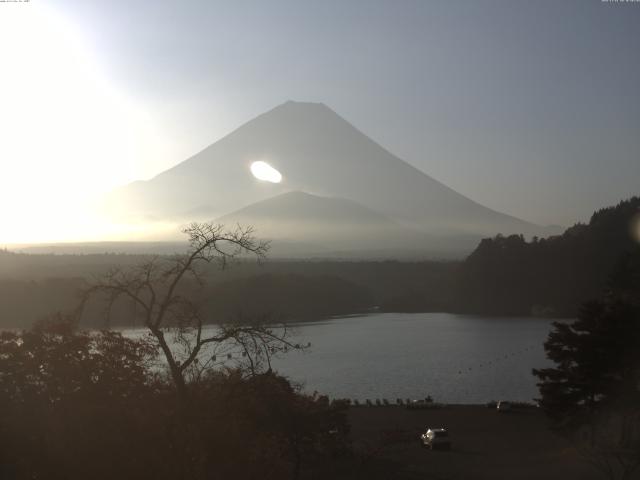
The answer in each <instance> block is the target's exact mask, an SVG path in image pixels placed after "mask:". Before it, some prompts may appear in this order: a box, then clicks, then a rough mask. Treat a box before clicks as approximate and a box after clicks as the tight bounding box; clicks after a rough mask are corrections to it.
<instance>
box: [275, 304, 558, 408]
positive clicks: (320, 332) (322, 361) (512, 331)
mask: <svg viewBox="0 0 640 480" xmlns="http://www.w3.org/2000/svg"><path fill="white" fill-rule="evenodd" d="M550 328H551V320H548V319H538V318H505V317H500V318H491V317H480V316H464V315H454V314H446V313H418V314H400V313H380V314H369V315H362V316H351V317H341V318H333V319H330V320H326V321H322V322H313V323H303V324H297V325H296V326H295V329H294V336H295V340H294V342H299V343H305V344H306V343H307V342H311V348H310V349H308V350H307V351H304V352H298V351H296V352H292V353H289V354H287V355H286V356H284V357H283V358H279V359H276V360H275V361H274V362H273V366H274V370H277V371H278V372H280V373H281V374H283V375H285V376H287V377H289V378H290V379H291V380H292V381H295V382H298V383H302V384H303V385H304V389H305V390H306V391H309V392H313V391H314V390H316V391H318V392H319V393H322V394H326V395H329V396H330V397H332V398H335V397H339V398H351V399H358V400H360V401H364V400H365V399H371V400H374V399H376V398H380V399H382V398H386V399H389V400H390V401H395V399H396V398H398V397H400V398H403V399H406V398H411V399H417V398H424V397H426V396H427V395H431V396H432V397H433V399H434V400H435V401H439V402H446V403H484V402H488V401H490V400H501V399H508V400H514V401H532V400H533V399H534V398H536V397H537V396H538V391H537V388H536V378H535V377H533V375H532V374H531V369H532V368H539V367H544V366H548V365H550V362H549V361H548V360H547V359H546V358H545V354H544V348H543V342H544V341H545V339H546V338H547V335H548V333H549V330H550Z"/></svg>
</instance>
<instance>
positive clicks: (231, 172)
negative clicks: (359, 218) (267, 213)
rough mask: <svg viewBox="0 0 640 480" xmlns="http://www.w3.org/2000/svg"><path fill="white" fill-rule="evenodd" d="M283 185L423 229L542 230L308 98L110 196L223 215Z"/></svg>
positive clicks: (150, 206)
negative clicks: (268, 174)
mask: <svg viewBox="0 0 640 480" xmlns="http://www.w3.org/2000/svg"><path fill="white" fill-rule="evenodd" d="M256 160H263V161H266V162H268V163H269V164H271V165H272V166H273V167H275V168H276V169H278V170H279V171H280V172H281V173H282V175H283V181H282V183H280V184H272V183H267V182H261V181H258V180H256V179H255V178H254V177H253V176H252V175H251V173H250V170H249V167H250V165H251V163H252V162H253V161H256ZM288 191H304V192H308V193H311V194H316V195H322V196H327V197H340V198H343V199H347V200H353V201H355V202H358V203H359V204H361V205H363V206H366V207H367V208H370V209H372V210H374V211H377V212H380V213H381V214H383V215H385V216H387V217H389V218H391V219H393V220H394V221H397V222H401V223H404V224H407V225H411V226H413V227H416V228H420V229H422V230H423V231H425V232H427V233H435V234H447V235H449V234H474V235H492V234H496V233H505V234H506V233H514V232H517V233H524V234H538V235H544V234H545V233H546V232H545V230H544V229H542V228H541V227H538V226H536V225H533V224H531V223H528V222H525V221H522V220H520V219H517V218H514V217H511V216H509V215H505V214H502V213H499V212H496V211H494V210H491V209H488V208H486V207H483V206H482V205H480V204H478V203H476V202H474V201H472V200H470V199H468V198H466V197H464V196H463V195H460V194H459V193H457V192H455V191H454V190H452V189H450V188H449V187H447V186H445V185H443V184H442V183H440V182H438V181H437V180H435V179H433V178H431V177H429V176H428V175H426V174H424V173H423V172H421V171H419V170H417V169H416V168H414V167H412V166H411V165H409V164H407V163H406V162H404V161H402V160H401V159H399V158H397V157H395V156H394V155H392V154H391V153H389V152H388V151H386V150H385V149H384V148H382V147H381V146H380V145H378V144H377V143H375V142H374V141H372V140H371V139H370V138H368V137H367V136H366V135H364V134H363V133H361V132H360V131H358V130H357V129H356V128H355V127H353V126H352V125H351V124H349V123H348V122H347V121H346V120H344V119H343V118H341V117H340V116H339V115H337V114H336V113H335V112H333V111H332V110H331V109H329V108H328V107H326V106H325V105H323V104H313V103H298V102H287V103H285V104H282V105H280V106H278V107H276V108H274V109H273V110H271V111H269V112H266V113H264V114H262V115H260V116H258V117H256V118H255V119H253V120H251V121H249V122H248V123H246V124H245V125H243V126H241V127H240V128H238V129H237V130H235V131H234V132H232V133H231V134H229V135H227V136H226V137H224V138H223V139H221V140H220V141H218V142H216V143H214V144H213V145H211V146H209V147H207V148H206V149H204V150H203V151H201V152H200V153H198V154H197V155H194V156H193V157H191V158H189V159H188V160H186V161H184V162H182V163H180V164H179V165H177V166H175V167H173V168H171V169H169V170H167V171H165V172H163V173H161V174H160V175H158V176H156V177H155V178H153V179H151V180H149V181H146V182H136V183H133V184H131V185H129V186H127V187H124V188H123V189H120V190H119V191H118V192H117V194H116V197H117V199H118V200H119V202H120V203H121V205H123V209H124V210H126V211H127V212H128V213H135V214H138V215H140V216H141V217H142V216H151V217H154V218H160V219H165V218H171V217H173V218H187V217H188V214H187V213H188V212H191V211H193V210H194V209H198V210H199V211H207V212H210V214H211V216H219V215H224V214H226V213H228V212H231V211H234V210H237V209H239V208H242V207H244V206H247V205H250V204H252V203H255V202H258V201H261V200H265V199H267V198H269V197H273V196H275V195H278V194H281V193H285V192H288Z"/></svg>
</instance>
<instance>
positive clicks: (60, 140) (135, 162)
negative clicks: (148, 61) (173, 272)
mask: <svg viewBox="0 0 640 480" xmlns="http://www.w3.org/2000/svg"><path fill="white" fill-rule="evenodd" d="M85 44H86V42H84V41H83V40H82V38H81V36H80V35H78V34H77V32H76V31H74V28H73V26H72V25H70V24H68V23H67V22H65V20H64V19H63V18H61V17H60V16H59V15H57V14H56V12H54V11H52V10H49V9H47V8H46V7H44V6H42V5H41V4H36V3H35V2H30V3H6V4H3V5H2V15H0V58H1V59H2V88H0V132H1V135H2V141H0V162H1V164H0V168H2V171H1V174H0V179H1V180H0V209H1V210H0V211H1V213H2V226H1V227H0V244H6V243H17V242H41V241H65V240H85V239H88V238H95V237H98V236H100V235H102V234H103V232H102V231H101V230H100V227H99V226H98V225H97V223H96V221H95V220H93V225H92V224H91V222H88V219H91V218H93V217H91V213H90V210H89V209H88V207H87V205H88V203H89V201H90V199H91V198H92V196H94V195H95V194H96V193H99V192H103V191H105V190H108V189H110V188H113V187H114V186H116V185H118V184H121V183H124V182H127V181H131V180H133V179H135V178H139V176H140V173H141V172H140V171H139V167H140V160H139V159H140V157H141V155H140V146H141V145H142V143H141V142H142V141H143V139H144V137H145V136H148V130H145V129H147V126H146V125H147V124H148V119H146V118H144V116H143V115H142V114H141V113H140V112H138V111H136V110H135V109H134V108H133V106H132V104H131V103H130V102H128V101H127V100H126V99H125V98H123V97H122V96H121V95H119V94H118V92H117V91H116V90H115V89H114V88H113V87H112V86H111V85H110V84H109V82H108V81H107V80H106V77H105V75H103V73H102V72H101V71H100V69H99V67H98V65H97V64H96V62H95V58H96V57H95V55H92V54H90V52H89V50H88V48H87V47H86V46H85Z"/></svg>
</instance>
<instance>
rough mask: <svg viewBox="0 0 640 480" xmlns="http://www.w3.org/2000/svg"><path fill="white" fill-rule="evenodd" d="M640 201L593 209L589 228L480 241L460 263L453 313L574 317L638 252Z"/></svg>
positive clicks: (573, 228)
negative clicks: (623, 262) (543, 236)
mask: <svg viewBox="0 0 640 480" xmlns="http://www.w3.org/2000/svg"><path fill="white" fill-rule="evenodd" d="M639 230H640V197H633V198H631V199H629V200H626V201H622V202H620V203H619V204H618V205H616V206H614V207H609V208H603V209H601V210H598V211H596V212H595V213H594V214H593V215H592V217H591V220H590V221H589V223H588V224H586V225H585V224H576V225H575V226H573V227H571V228H569V229H568V230H567V231H566V232H565V233H564V234H562V235H559V236H555V237H550V238H548V239H537V238H533V239H532V240H531V241H530V242H528V241H526V240H525V239H524V237H523V236H522V235H511V236H508V237H504V236H500V235H499V236H497V237H495V238H491V239H484V240H482V242H480V245H478V247H477V248H476V250H475V251H474V252H473V253H472V254H471V255H470V256H469V257H468V258H467V259H466V261H465V262H464V263H463V264H462V266H461V268H460V270H459V272H458V278H457V284H458V285H457V292H456V301H455V305H454V306H453V307H454V309H456V310H460V311H464V312H470V313H471V312H472V313H491V314H514V315H527V314H534V315H540V314H546V315H558V316H573V315H575V313H576V308H577V307H578V306H579V305H580V304H581V303H582V302H584V301H585V300H588V299H591V298H595V297H597V296H598V294H599V293H600V292H601V291H602V289H603V288H604V286H605V284H606V281H607V278H608V276H609V275H610V273H611V272H612V270H613V269H614V267H615V266H616V264H617V263H618V262H619V261H620V260H621V258H622V257H623V256H624V255H625V254H628V253H633V252H635V251H637V250H638V249H640V243H639V242H638V235H639V233H638V232H639Z"/></svg>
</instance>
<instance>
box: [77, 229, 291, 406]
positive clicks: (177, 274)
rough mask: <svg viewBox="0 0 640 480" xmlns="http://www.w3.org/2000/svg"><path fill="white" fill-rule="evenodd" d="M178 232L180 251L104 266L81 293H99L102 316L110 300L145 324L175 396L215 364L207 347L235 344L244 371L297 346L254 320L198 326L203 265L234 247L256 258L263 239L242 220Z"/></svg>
mask: <svg viewBox="0 0 640 480" xmlns="http://www.w3.org/2000/svg"><path fill="white" fill-rule="evenodd" d="M184 233H185V234H186V235H187V236H188V238H189V244H190V249H189V251H188V252H187V253H186V254H184V255H176V256H173V257H159V256H157V257H153V258H151V259H150V260H147V261H144V262H142V263H141V264H139V265H137V266H135V267H132V268H127V269H120V268H118V269H114V270H111V271H110V272H108V273H107V274H106V275H105V276H104V277H103V278H101V279H99V280H98V281H96V282H95V283H93V284H92V285H91V286H90V287H89V288H88V289H86V291H85V292H84V295H83V306H84V304H85V303H86V302H87V301H89V300H90V299H91V298H94V297H101V298H102V299H103V300H106V303H107V310H106V311H107V316H109V315H110V314H111V312H112V307H113V306H114V305H115V304H116V303H117V302H118V301H122V300H123V301H125V302H126V303H128V304H129V305H130V306H131V307H132V315H133V316H135V317H136V318H137V319H138V321H139V322H141V323H142V325H144V326H145V327H146V328H147V329H148V331H149V333H150V335H151V337H152V338H153V339H154V340H155V342H156V343H157V345H158V348H159V350H160V351H161V352H162V354H163V355H164V358H165V360H166V363H167V366H168V369H169V373H170V375H171V378H172V380H173V383H174V385H175V387H176V389H177V391H178V394H179V397H180V398H182V399H183V400H184V399H185V397H186V396H187V390H188V383H189V380H190V379H191V380H193V379H196V378H199V377H200V376H201V375H202V372H203V371H204V370H206V369H207V368H210V367H211V366H212V365H213V364H214V363H215V359H216V356H215V354H212V352H214V351H215V348H214V347H215V346H216V345H227V346H228V345H234V346H236V347H237V350H238V352H239V353H241V355H242V357H241V358H243V359H244V361H243V362H244V365H245V366H247V367H248V371H249V372H250V373H252V374H255V373H256V372H257V371H258V370H259V369H260V368H261V367H263V366H265V365H266V366H267V367H268V368H270V358H271V356H272V355H274V354H277V353H279V352H282V351H286V350H288V349H296V348H298V349H299V348H301V346H300V345H296V344H292V343H291V342H290V341H289V340H288V332H287V330H286V327H284V326H280V327H274V326H266V325H265V323H266V322H263V321H255V319H251V320H247V319H245V321H243V322H238V321H237V320H236V321H234V322H233V323H230V324H225V323H224V322H223V321H220V323H219V325H218V327H217V328H214V329H205V328H204V327H205V324H206V323H212V322H211V321H207V319H206V318H204V313H203V308H202V307H203V304H204V303H205V302H206V298H202V296H201V295H202V291H203V289H202V287H203V286H204V283H205V277H206V275H205V271H204V268H203V267H204V266H206V265H208V264H212V263H216V264H218V266H219V267H221V268H225V267H226V266H227V265H228V264H229V262H231V261H233V260H235V259H237V258H238V257H239V256H240V255H242V254H249V255H252V256H254V257H255V258H257V259H258V261H261V260H263V259H264V258H265V255H266V253H267V251H268V248H269V244H268V242H265V241H261V240H257V239H256V238H255V237H254V235H253V233H254V232H253V229H252V228H250V227H249V228H242V227H240V226H238V227H237V228H236V229H235V230H226V229H225V228H224V226H223V225H217V224H213V223H192V224H191V225H190V226H189V227H188V228H186V229H185V230H184ZM186 284H188V288H185V285H186ZM197 287H200V288H197ZM199 294H200V296H199ZM247 301H250V299H247ZM219 320H223V319H219ZM258 320H260V319H258ZM170 335H172V336H173V341H172V339H171V338H168V336H170ZM225 355H226V354H225Z"/></svg>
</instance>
